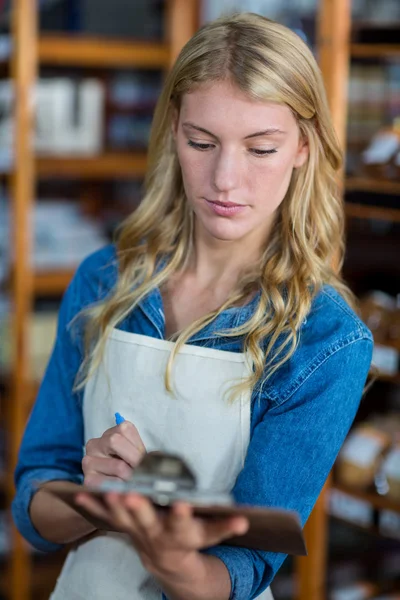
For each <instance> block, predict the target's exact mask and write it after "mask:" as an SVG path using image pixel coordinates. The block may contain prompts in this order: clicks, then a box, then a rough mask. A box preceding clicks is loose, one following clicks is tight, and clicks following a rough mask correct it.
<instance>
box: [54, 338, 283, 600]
mask: <svg viewBox="0 0 400 600" xmlns="http://www.w3.org/2000/svg"><path fill="white" fill-rule="evenodd" d="M173 346H174V344H173V343H172V342H168V341H165V340H160V339H155V338H152V337H148V336H143V335H138V334H133V333H127V332H124V331H120V330H117V329H113V330H111V332H110V336H109V339H108V341H107V345H106V349H105V354H104V359H103V363H102V365H101V367H100V368H99V369H98V370H97V372H96V375H95V376H94V377H93V378H92V379H91V380H89V382H88V384H87V385H86V389H85V395H84V401H83V416H84V426H85V444H86V442H87V441H88V440H89V439H91V438H94V437H100V436H101V435H102V434H103V432H104V431H105V430H106V429H109V428H110V427H112V426H113V425H114V413H115V412H119V413H121V414H122V415H123V416H124V417H125V419H127V420H129V421H131V422H132V423H134V424H135V426H136V427H137V429H138V431H139V434H140V436H141V438H142V440H143V443H144V445H145V447H146V450H147V451H148V452H151V451H154V450H160V451H165V452H173V453H177V454H180V455H181V456H182V457H184V458H185V459H186V461H187V462H188V464H189V465H190V466H191V467H192V469H193V470H194V472H195V473H196V475H197V476H198V484H199V485H200V486H201V487H203V488H213V489H215V490H218V491H221V492H229V491H231V489H232V488H233V486H234V484H235V480H236V478H237V475H238V474H239V472H240V471H241V469H242V467H243V464H244V460H245V456H246V452H247V447H248V444H249V438H250V398H249V396H248V395H247V394H243V395H242V397H240V399H239V398H238V399H236V400H235V401H234V402H233V403H232V402H231V403H230V402H229V394H227V395H226V396H225V397H224V392H225V391H226V390H229V389H230V387H231V386H232V382H233V381H234V382H238V381H240V380H243V379H244V378H245V377H246V376H247V375H248V373H249V367H248V365H247V363H246V360H245V355H244V354H239V353H235V352H225V351H223V350H215V349H210V348H203V347H199V346H191V345H185V346H183V348H182V349H181V350H180V352H179V354H178V355H177V357H176V360H175V362H174V365H173V371H172V381H173V389H174V395H173V396H171V395H170V394H168V393H167V392H166V390H165V386H164V374H165V369H166V365H167V361H168V357H169V355H170V352H171V349H172V348H173ZM110 598H112V600H127V599H129V600H161V590H160V588H159V586H158V585H157V583H156V581H155V580H154V578H153V577H152V576H151V575H150V574H149V573H148V572H147V571H146V570H145V569H144V568H143V566H142V564H141V562H140V559H139V557H138V555H137V553H136V551H135V550H134V548H133V546H132V544H131V543H130V541H129V539H128V537H127V536H125V535H124V534H117V533H111V532H101V533H100V534H99V535H97V536H94V537H92V538H89V539H88V540H86V541H84V542H82V543H81V544H79V545H78V546H77V547H76V548H75V549H73V550H72V551H71V552H70V553H69V555H68V557H67V560H66V562H65V565H64V567H63V570H62V572H61V575H60V577H59V579H58V582H57V586H56V588H55V591H54V592H53V594H52V596H51V599H52V600H102V599H104V600H110ZM258 598H259V599H260V600H271V599H272V596H271V593H270V591H269V590H266V591H265V592H264V593H263V594H261V595H260V596H259V597H258ZM241 600H242V599H241ZM243 600H245V599H243ZM246 600H247V599H246Z"/></svg>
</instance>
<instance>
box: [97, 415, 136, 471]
mask: <svg viewBox="0 0 400 600" xmlns="http://www.w3.org/2000/svg"><path fill="white" fill-rule="evenodd" d="M123 425H124V423H122V425H119V426H118V428H121V427H122V426H123ZM101 445H102V452H103V455H105V456H117V457H118V458H121V459H122V460H124V461H125V462H126V463H127V464H128V465H130V466H131V467H132V468H135V467H137V465H138V464H139V463H140V462H141V460H142V458H143V450H142V449H139V448H138V447H136V446H134V445H133V444H132V443H131V442H130V441H129V440H128V438H126V437H125V436H124V435H123V434H122V433H121V432H120V431H117V430H114V431H113V432H112V433H111V434H110V435H107V436H103V437H102V438H101Z"/></svg>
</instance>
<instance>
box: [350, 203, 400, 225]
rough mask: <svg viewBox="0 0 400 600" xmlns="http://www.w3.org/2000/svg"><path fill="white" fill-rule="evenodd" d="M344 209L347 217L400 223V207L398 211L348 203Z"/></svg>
mask: <svg viewBox="0 0 400 600" xmlns="http://www.w3.org/2000/svg"><path fill="white" fill-rule="evenodd" d="M344 208H345V213H346V215H347V217H352V218H357V219H378V220H380V221H391V222H396V223H400V206H399V208H398V209H396V208H385V207H381V206H369V205H366V204H356V203H353V202H346V203H345V207H344Z"/></svg>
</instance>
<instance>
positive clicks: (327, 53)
mask: <svg viewBox="0 0 400 600" xmlns="http://www.w3.org/2000/svg"><path fill="white" fill-rule="evenodd" d="M350 9H351V0H337V1H335V0H322V2H321V5H320V20H319V30H318V37H319V44H318V47H319V49H320V65H321V69H322V73H323V75H324V78H325V85H326V89H327V92H328V99H329V101H330V106H331V111H332V114H333V119H334V124H335V126H336V129H337V133H338V135H339V139H340V141H341V142H342V145H343V147H345V146H346V144H345V131H346V113H347V78H348V72H349V64H350V61H351V59H353V58H365V59H375V60H378V61H379V60H383V59H385V60H389V59H393V58H396V59H399V58H400V45H388V44H351V43H350V31H351V18H350V12H351V11H350ZM343 191H344V193H345V192H349V191H358V192H373V193H377V194H382V195H385V194H390V195H397V194H398V195H399V196H400V182H399V181H396V180H379V179H374V178H369V177H347V178H345V177H344V178H343ZM345 214H346V216H347V218H348V219H354V218H356V219H374V220H384V221H390V222H395V223H398V222H400V203H399V208H385V207H382V206H379V205H376V206H374V205H367V204H365V205H364V204H359V203H357V204H356V203H352V202H351V203H350V202H346V203H345ZM378 380H382V381H387V382H391V383H392V384H395V385H400V373H397V374H395V375H385V374H382V373H381V374H379V375H378ZM331 490H338V491H341V492H343V493H345V494H347V495H349V496H351V497H352V498H355V499H358V500H364V501H367V502H369V503H370V504H371V505H372V506H373V507H374V508H375V510H390V511H393V512H396V513H398V514H400V503H397V502H393V501H391V500H388V499H387V498H385V497H381V496H379V495H378V494H372V493H367V492H361V491H358V490H355V489H350V488H347V487H344V486H341V485H337V484H336V483H333V479H332V477H331V478H330V479H329V480H328V482H327V485H326V487H325V490H324V491H323V493H322V494H321V497H320V499H319V500H318V502H317V506H316V508H315V510H314V513H313V514H312V515H311V517H310V519H309V522H308V524H307V527H308V538H307V540H308V548H309V555H310V556H309V558H307V559H303V558H301V559H299V561H298V563H299V564H300V566H302V567H303V568H302V569H301V570H299V576H298V583H299V598H300V600H310V599H312V600H325V598H326V581H327V547H328V543H329V540H328V534H327V529H328V521H329V518H330V517H329V513H328V510H327V496H328V494H329V492H330V491H331ZM369 531H370V532H371V533H375V534H376V533H378V528H376V527H371V528H370V529H369ZM379 535H382V534H381V533H379Z"/></svg>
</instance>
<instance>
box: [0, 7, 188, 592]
mask: <svg viewBox="0 0 400 600" xmlns="http://www.w3.org/2000/svg"><path fill="white" fill-rule="evenodd" d="M198 2H199V0H166V13H165V40H164V41H162V42H159V43H154V42H129V41H124V40H116V39H103V38H98V37H86V36H67V35H58V34H57V35H43V36H40V35H39V33H38V26H37V7H36V2H34V1H32V0H14V2H13V5H12V9H13V13H12V20H13V22H12V39H13V48H14V50H13V54H12V56H11V57H10V61H11V76H12V78H13V81H14V84H15V90H16V98H17V101H16V107H15V136H16V139H15V147H14V165H13V168H12V171H11V173H3V175H4V176H6V177H9V179H10V188H11V191H12V194H11V195H12V205H13V213H14V214H13V216H14V218H13V226H14V236H13V239H14V257H15V258H14V267H13V276H12V283H11V292H12V298H13V306H14V313H13V338H14V340H15V341H16V343H15V347H14V358H13V365H14V368H13V372H12V374H11V377H10V386H9V398H8V400H9V406H10V419H9V430H10V448H9V458H10V465H9V469H8V473H9V477H7V478H6V479H0V487H3V489H4V488H5V490H6V493H7V495H8V497H9V498H10V499H11V497H12V495H13V483H12V473H13V467H14V465H15V464H16V460H17V454H18V448H19V444H20V440H21V437H22V433H23V430H24V427H25V423H26V420H27V417H28V414H29V410H30V407H31V406H32V401H33V398H34V395H35V391H36V385H35V384H34V382H32V381H30V380H29V375H28V374H29V368H28V367H29V365H28V348H27V335H26V333H27V322H28V319H29V315H30V312H31V310H32V307H33V302H34V298H35V297H36V296H37V295H40V296H48V295H59V294H62V292H63V291H64V290H65V288H66V286H67V285H68V282H69V281H70V279H71V277H72V273H71V272H70V271H66V272H54V273H52V272H47V273H39V272H38V273H34V272H33V271H32V269H31V267H30V263H29V256H30V253H31V243H32V232H31V230H30V219H29V214H30V212H31V210H32V208H33V203H34V198H35V190H36V183H37V181H38V179H40V178H46V179H54V178H64V179H65V178H72V179H79V180H100V181H101V180H106V179H109V180H111V179H133V178H138V177H139V178H143V176H144V174H145V171H146V154H145V153H144V152H130V153H122V152H108V153H105V154H103V155H101V156H96V157H91V158H80V157H79V158H77V157H65V156H63V157H55V156H48V157H36V156H35V155H34V152H33V144H32V134H33V127H34V114H33V104H32V101H31V100H32V91H33V88H34V86H35V82H36V79H37V74H38V71H39V66H43V65H44V66H51V67H74V68H81V69H91V70H93V69H95V68H101V69H113V68H118V69H121V68H125V69H126V68H128V69H129V68H132V69H133V68H140V69H163V70H165V69H168V68H169V67H170V66H171V64H172V63H173V62H174V60H175V58H176V56H177V54H178V52H179V51H180V49H181V47H182V45H183V44H184V43H186V41H187V40H188V39H189V38H190V37H191V35H192V34H193V33H194V31H195V30H196V28H197V26H198V15H199V6H198ZM31 564H32V558H31V556H30V552H29V551H28V549H27V547H26V545H25V544H24V542H23V540H22V539H21V537H20V536H19V535H18V534H17V533H16V532H15V530H13V539H12V551H11V556H10V561H9V565H8V568H6V569H5V571H4V570H3V571H2V572H0V580H1V581H0V588H1V589H2V590H7V591H8V597H9V598H10V600H28V598H29V597H30V593H29V592H30V589H31V586H32V587H34V588H36V587H37V585H38V584H39V583H40V584H43V582H44V581H46V580H47V581H48V583H50V586H51V585H52V583H54V581H55V576H56V574H57V572H58V570H59V567H60V564H61V563H60V559H58V561H57V560H55V561H54V563H53V562H52V565H51V568H47V567H46V565H42V566H40V567H39V566H37V565H36V563H35V568H34V569H32V568H31ZM44 587H45V589H47V587H46V585H44ZM49 589H50V588H49Z"/></svg>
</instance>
